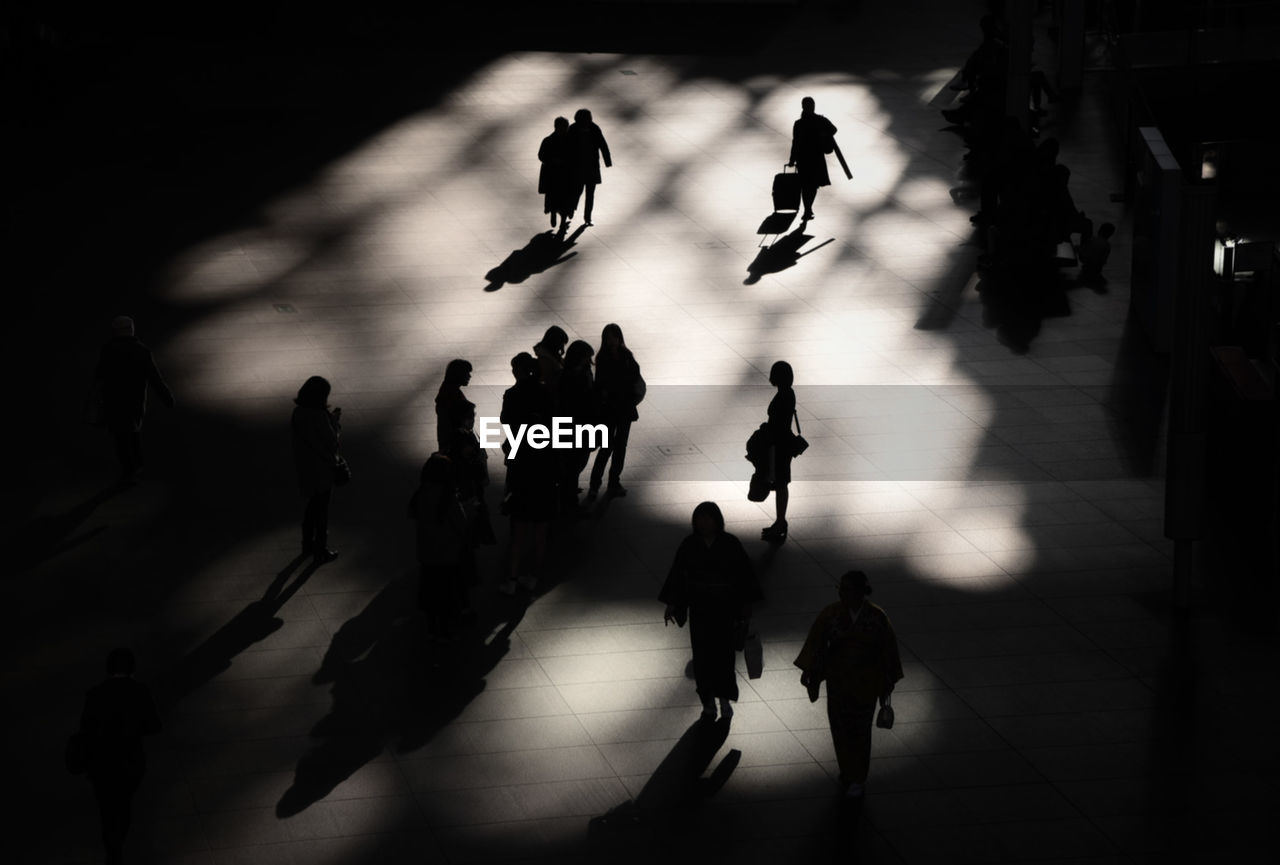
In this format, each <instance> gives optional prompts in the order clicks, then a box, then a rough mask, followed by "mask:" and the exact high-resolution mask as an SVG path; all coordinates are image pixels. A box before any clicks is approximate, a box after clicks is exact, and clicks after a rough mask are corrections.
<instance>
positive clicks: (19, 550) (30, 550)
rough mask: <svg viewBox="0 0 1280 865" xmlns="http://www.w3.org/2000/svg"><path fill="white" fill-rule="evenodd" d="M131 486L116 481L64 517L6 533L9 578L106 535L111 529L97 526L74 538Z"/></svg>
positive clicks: (49, 516)
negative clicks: (83, 525)
mask: <svg viewBox="0 0 1280 865" xmlns="http://www.w3.org/2000/svg"><path fill="white" fill-rule="evenodd" d="M130 486H132V484H131V483H129V482H127V481H116V482H115V483H113V484H111V485H110V486H106V487H103V488H102V489H101V490H99V491H98V492H96V493H94V494H93V495H92V496H90V497H89V498H87V499H85V500H84V501H83V502H80V503H79V504H78V505H75V506H74V507H71V508H68V509H67V510H65V511H63V512H62V513H60V514H45V515H41V516H38V517H35V518H34V519H31V520H29V521H28V522H26V523H24V524H23V525H21V526H17V527H15V528H14V529H12V530H11V531H8V532H5V536H4V538H3V544H4V547H5V549H7V550H8V551H9V554H8V557H9V568H8V569H7V571H6V574H5V576H6V577H7V578H10V579H12V578H13V577H16V576H18V575H20V574H24V573H26V572H27V571H29V570H31V569H32V568H34V567H36V566H37V565H39V564H41V563H42V562H45V561H48V560H49V559H52V558H54V557H55V556H58V555H61V554H62V553H65V552H67V551H68V550H72V549H74V548H76V547H78V546H80V545H81V544H83V543H85V542H86V541H89V540H91V539H93V538H94V537H95V536H97V535H99V534H101V533H102V532H104V531H106V530H107V526H94V527H93V528H91V529H89V530H88V531H85V532H81V533H80V534H78V535H75V536H74V537H72V536H71V535H72V534H73V533H74V532H75V531H76V530H77V529H79V528H80V526H81V525H82V524H83V523H84V521H85V520H87V519H89V517H91V516H93V512H94V511H95V510H97V509H98V507H99V506H101V505H103V504H105V503H106V502H107V501H108V500H109V499H111V498H112V497H113V496H115V495H117V494H118V493H121V492H123V491H125V490H127V489H128V488H129V487H130Z"/></svg>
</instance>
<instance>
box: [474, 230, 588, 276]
mask: <svg viewBox="0 0 1280 865" xmlns="http://www.w3.org/2000/svg"><path fill="white" fill-rule="evenodd" d="M584 231H586V226H585V225H579V226H578V228H577V230H576V231H574V232H573V234H570V235H569V236H568V237H565V236H564V235H562V234H561V233H560V232H558V231H543V232H541V233H539V234H535V235H534V236H533V238H532V239H531V240H530V241H529V242H528V243H527V244H525V246H524V247H523V248H521V249H516V250H513V251H512V253H511V254H510V255H508V256H507V257H506V258H505V259H503V261H502V263H501V264H499V265H498V266H497V267H495V268H493V269H492V270H490V271H489V272H488V273H486V274H485V275H484V278H485V279H487V280H489V284H488V285H486V286H485V287H484V290H485V291H497V290H499V289H500V288H502V287H503V286H504V285H507V284H509V283H510V284H519V283H522V282H524V281H525V280H526V279H528V278H529V277H531V276H533V275H534V274H537V273H544V272H546V271H547V270H550V269H551V268H553V267H555V266H556V265H557V264H564V263H565V262H566V261H568V260H569V259H571V258H573V257H574V256H575V255H577V254H578V253H577V252H570V251H569V250H570V249H572V248H573V245H574V244H575V243H577V242H578V238H579V237H581V236H582V232H584Z"/></svg>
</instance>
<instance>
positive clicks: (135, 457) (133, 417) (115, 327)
mask: <svg viewBox="0 0 1280 865" xmlns="http://www.w3.org/2000/svg"><path fill="white" fill-rule="evenodd" d="M111 333H112V336H111V339H110V340H108V341H107V343H106V344H105V345H104V346H103V347H102V352H101V354H100V355H99V356H98V365H97V367H96V369H95V370H94V379H93V388H92V389H91V391H90V398H89V399H90V412H91V413H92V415H93V417H91V420H92V422H93V423H95V424H97V425H99V426H102V427H105V428H106V429H107V431H108V432H110V433H111V437H112V438H113V439H114V440H115V448H116V458H117V459H118V460H119V461H120V479H121V480H122V481H132V480H134V479H135V478H136V476H137V474H138V471H139V469H141V468H142V463H143V460H142V420H143V418H144V417H145V416H146V413H147V391H148V389H149V388H150V389H154V390H155V392H156V393H157V394H159V396H160V401H161V402H163V403H164V404H165V406H166V407H167V408H173V405H174V401H173V393H172V392H171V391H170V390H169V386H168V385H167V384H165V381H164V378H163V377H162V376H161V375H160V370H159V368H158V367H157V366H156V362H155V358H154V357H153V356H152V354H151V349H150V348H148V347H147V346H146V345H145V344H143V342H142V341H141V340H139V339H138V337H137V336H136V335H135V334H134V323H133V319H132V318H130V317H129V316H127V315H121V316H117V317H116V318H115V319H114V320H112V322H111Z"/></svg>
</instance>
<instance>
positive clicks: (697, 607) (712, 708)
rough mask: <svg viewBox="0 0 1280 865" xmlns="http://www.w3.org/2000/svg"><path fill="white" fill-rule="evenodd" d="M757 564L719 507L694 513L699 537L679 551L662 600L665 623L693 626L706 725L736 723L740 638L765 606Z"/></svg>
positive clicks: (705, 506) (710, 505) (703, 507)
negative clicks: (754, 612)
mask: <svg viewBox="0 0 1280 865" xmlns="http://www.w3.org/2000/svg"><path fill="white" fill-rule="evenodd" d="M761 597H762V595H761V594H760V585H759V583H757V582H756V577H755V572H754V571H753V569H752V567H751V560H750V559H748V558H747V553H746V551H745V550H744V549H743V548H742V543H741V542H740V541H739V540H738V539H737V538H736V537H734V536H733V535H731V534H729V533H728V532H726V531H725V530H724V516H723V515H722V514H721V513H720V508H719V507H718V506H717V505H716V503H715V502H703V503H702V504H700V505H698V506H697V507H696V508H694V509H693V534H691V535H689V537H687V538H685V539H684V540H683V541H682V542H681V543H680V547H679V549H677V550H676V558H675V561H674V562H673V563H672V565H671V571H670V573H669V574H668V575H667V581H666V583H664V584H663V586H662V591H661V592H660V593H659V594H658V600H660V601H662V602H663V603H665V604H666V605H667V609H666V612H665V614H664V615H663V620H664V621H666V622H673V621H674V622H675V623H676V624H677V625H680V626H681V627H683V626H684V622H685V617H686V616H687V617H688V621H689V642H690V643H691V644H692V647H693V673H694V678H695V679H696V681H697V685H698V696H699V697H701V698H702V719H703V720H704V721H714V720H715V718H716V704H715V701H716V699H717V698H718V699H719V700H720V717H721V718H723V719H724V720H726V721H727V720H728V719H729V718H731V717H733V706H732V705H731V701H734V700H737V699H738V676H737V673H736V672H735V671H734V653H735V651H736V642H737V634H738V632H739V630H740V629H741V627H742V625H743V623H745V622H746V621H747V620H748V619H750V617H751V605H752V604H753V603H755V602H756V601H758V600H760V599H761Z"/></svg>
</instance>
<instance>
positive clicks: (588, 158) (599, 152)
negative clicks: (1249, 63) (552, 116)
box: [569, 108, 613, 225]
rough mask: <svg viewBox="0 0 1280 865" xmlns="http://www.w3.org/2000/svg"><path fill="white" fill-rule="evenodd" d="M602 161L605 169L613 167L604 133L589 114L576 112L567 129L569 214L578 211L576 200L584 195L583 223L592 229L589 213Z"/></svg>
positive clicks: (583, 111)
mask: <svg viewBox="0 0 1280 865" xmlns="http://www.w3.org/2000/svg"><path fill="white" fill-rule="evenodd" d="M601 157H603V158H604V164H605V167H606V168H611V167H612V166H613V158H612V157H611V156H610V155H609V145H608V144H606V143H605V140H604V133H603V132H601V131H600V127H599V126H597V125H596V124H595V122H594V121H592V119H591V112H590V111H588V110H587V109H586V108H579V109H578V110H577V111H575V112H574V114H573V125H572V126H570V127H569V176H570V180H571V181H572V186H573V196H572V199H571V203H572V204H573V207H571V208H570V210H569V212H570V214H572V213H573V211H574V210H576V209H577V207H578V196H579V195H581V194H582V193H584V192H585V193H586V198H585V200H584V201H583V204H582V221H583V222H585V223H586V224H587V225H592V224H593V223H592V222H591V211H592V208H593V207H594V206H595V201H596V184H597V183H599V182H600V159H601Z"/></svg>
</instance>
